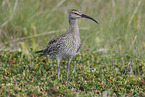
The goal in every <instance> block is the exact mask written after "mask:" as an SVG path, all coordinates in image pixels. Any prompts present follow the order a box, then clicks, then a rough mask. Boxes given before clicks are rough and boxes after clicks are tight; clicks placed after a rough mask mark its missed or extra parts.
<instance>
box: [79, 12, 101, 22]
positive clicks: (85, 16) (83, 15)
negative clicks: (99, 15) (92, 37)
mask: <svg viewBox="0 0 145 97" xmlns="http://www.w3.org/2000/svg"><path fill="white" fill-rule="evenodd" d="M81 17H84V18H88V19H91V20H93V21H94V22H96V23H97V24H99V23H98V22H97V21H96V20H95V19H93V18H92V17H90V16H87V15H85V14H82V15H81Z"/></svg>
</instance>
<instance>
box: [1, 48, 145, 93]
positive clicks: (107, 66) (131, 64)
mask: <svg viewBox="0 0 145 97" xmlns="http://www.w3.org/2000/svg"><path fill="white" fill-rule="evenodd" d="M28 56H29V57H31V58H28ZM28 56H26V55H25V54H24V55H23V54H22V53H21V52H8V51H2V52H1V55H0V59H1V60H0V61H1V85H0V88H1V89H0V92H1V96H4V95H11V96H12V95H13V96H33V95H35V96H46V95H52V96H104V95H106V96H129V95H130V96H144V95H145V94H144V92H145V76H144V73H143V72H145V71H144V69H143V68H144V64H145V63H144V62H143V61H142V60H141V59H143V58H136V57H134V56H130V55H124V56H119V55H115V54H114V55H108V54H107V53H106V55H104V54H102V53H93V54H92V53H91V52H90V51H86V52H85V53H81V54H80V55H77V56H76V57H75V58H74V59H73V61H72V63H71V67H70V71H71V72H70V81H69V82H67V81H66V67H67V64H66V62H65V61H63V62H62V63H61V64H63V65H61V66H60V69H61V78H60V79H57V64H56V61H53V63H54V64H53V65H52V60H50V59H49V60H46V58H45V57H43V58H38V57H37V55H35V53H33V52H32V53H30V54H29V55H28ZM140 67H141V68H140Z"/></svg>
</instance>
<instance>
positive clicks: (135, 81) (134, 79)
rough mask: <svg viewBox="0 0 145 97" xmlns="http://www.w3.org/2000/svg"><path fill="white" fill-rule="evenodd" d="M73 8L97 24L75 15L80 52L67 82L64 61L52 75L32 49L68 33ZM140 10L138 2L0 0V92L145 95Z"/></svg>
mask: <svg viewBox="0 0 145 97" xmlns="http://www.w3.org/2000/svg"><path fill="white" fill-rule="evenodd" d="M72 8H76V9H79V10H81V11H82V12H83V13H84V14H87V15H89V16H91V17H93V18H95V19H97V21H98V22H99V25H97V24H96V23H94V22H93V21H90V20H87V19H79V23H78V24H79V27H80V36H81V40H82V45H81V49H80V52H81V54H80V55H77V56H76V57H74V58H73V60H72V62H71V67H70V71H71V72H70V81H69V82H66V66H67V65H66V63H67V62H66V61H62V62H61V64H63V65H61V67H60V68H61V75H62V77H61V79H57V65H56V61H55V60H53V64H52V60H51V59H48V58H45V57H42V58H38V57H37V56H38V55H36V54H34V52H35V51H36V50H40V49H43V48H44V47H45V46H46V45H47V43H48V42H49V41H50V40H51V39H52V38H53V37H55V36H58V35H60V34H63V33H65V32H66V31H67V29H68V12H69V10H71V9H72ZM144 9H145V3H144V1H143V0H91V1H90V0H83V1H82V0H80V1H78V0H43V1H40V0H37V1H36V0H28V1H26V0H1V1H0V49H1V51H0V93H1V96H6V95H10V96H34V95H35V96H46V95H52V96H107V95H108V96H115V95H117V96H145V94H144V93H145V74H144V72H145V38H144V33H145V29H144V27H145V19H144V16H145V10H144ZM50 32H51V33H50ZM31 48H33V49H31ZM100 49H103V51H99V50H100Z"/></svg>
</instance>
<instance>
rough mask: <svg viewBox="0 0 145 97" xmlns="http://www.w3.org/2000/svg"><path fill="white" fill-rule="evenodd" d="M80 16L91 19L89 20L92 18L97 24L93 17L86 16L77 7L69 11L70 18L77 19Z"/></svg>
mask: <svg viewBox="0 0 145 97" xmlns="http://www.w3.org/2000/svg"><path fill="white" fill-rule="evenodd" d="M81 17H84V18H88V19H91V20H93V21H94V22H96V23H97V24H98V22H97V21H96V20H95V19H93V18H92V17H90V16H87V15H85V14H83V13H81V11H79V10H77V9H72V10H71V11H70V12H69V18H70V19H77V18H81Z"/></svg>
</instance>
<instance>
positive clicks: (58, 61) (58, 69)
mask: <svg viewBox="0 0 145 97" xmlns="http://www.w3.org/2000/svg"><path fill="white" fill-rule="evenodd" d="M59 63H60V60H59V59H57V71H58V78H60V68H59Z"/></svg>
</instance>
